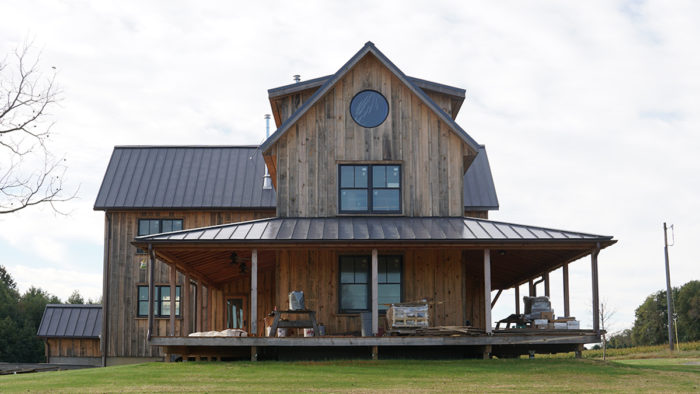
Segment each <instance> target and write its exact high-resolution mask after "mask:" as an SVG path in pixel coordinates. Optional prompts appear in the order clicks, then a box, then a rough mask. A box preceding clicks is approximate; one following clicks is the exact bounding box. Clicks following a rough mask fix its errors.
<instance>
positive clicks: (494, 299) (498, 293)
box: [491, 289, 503, 308]
mask: <svg viewBox="0 0 700 394" xmlns="http://www.w3.org/2000/svg"><path fill="white" fill-rule="evenodd" d="M502 292H503V289H498V292H497V293H496V296H495V297H493V301H491V308H493V307H494V305H496V301H498V297H500V296H501V293H502Z"/></svg>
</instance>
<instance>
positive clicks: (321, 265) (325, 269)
mask: <svg viewBox="0 0 700 394" xmlns="http://www.w3.org/2000/svg"><path fill="white" fill-rule="evenodd" d="M360 254H366V255H370V254H371V251H370V250H366V251H364V252H363V251H358V250H357V249H353V250H338V251H334V250H329V249H311V250H287V251H280V252H278V263H277V279H276V283H277V287H276V294H275V299H276V302H275V305H277V306H278V307H282V308H285V309H286V305H288V294H289V292H291V291H300V290H301V291H303V292H304V301H305V306H306V309H309V310H313V311H316V318H317V320H318V322H319V323H322V324H324V325H325V326H326V333H327V334H328V335H334V334H349V333H356V332H359V331H360V329H361V320H360V315H359V314H341V313H340V312H339V301H338V291H339V283H338V282H339V272H338V270H339V263H338V258H339V256H342V255H360ZM379 254H380V255H401V256H403V278H402V292H403V296H402V299H403V301H418V300H422V299H427V300H428V301H429V302H430V312H429V313H430V325H431V326H463V325H465V322H466V321H469V322H470V324H471V325H472V326H474V327H478V328H484V327H483V326H484V320H483V315H484V302H483V299H484V295H483V273H482V271H480V270H479V269H480V268H479V263H480V262H481V260H480V259H479V256H478V254H475V255H471V254H467V253H466V252H465V253H463V252H462V251H460V250H458V249H454V250H450V249H431V248H425V249H410V250H407V251H396V250H394V251H392V250H380V251H379ZM481 258H482V259H483V257H481ZM472 260H473V261H472ZM481 270H483V267H482V268H481ZM290 319H292V318H290ZM383 320H384V318H383V317H381V318H380V325H379V326H380V327H383V325H384V321H383Z"/></svg>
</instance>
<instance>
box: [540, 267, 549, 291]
mask: <svg viewBox="0 0 700 394" xmlns="http://www.w3.org/2000/svg"><path fill="white" fill-rule="evenodd" d="M542 277H543V278H544V295H545V296H547V297H549V272H545V273H544V275H542Z"/></svg>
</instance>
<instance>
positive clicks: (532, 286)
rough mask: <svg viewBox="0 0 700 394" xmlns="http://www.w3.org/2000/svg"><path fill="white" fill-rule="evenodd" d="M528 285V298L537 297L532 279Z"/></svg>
mask: <svg viewBox="0 0 700 394" xmlns="http://www.w3.org/2000/svg"><path fill="white" fill-rule="evenodd" d="M529 283H530V289H529V292H530V294H529V295H530V297H535V296H537V288H536V287H535V282H533V281H532V279H530V282H529Z"/></svg>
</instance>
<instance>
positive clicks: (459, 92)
mask: <svg viewBox="0 0 700 394" xmlns="http://www.w3.org/2000/svg"><path fill="white" fill-rule="evenodd" d="M331 77H332V75H326V76H323V77H318V78H314V79H309V80H306V81H302V82H296V83H291V84H289V85H284V86H280V87H276V88H272V89H268V90H267V94H268V97H270V98H274V97H279V96H284V95H287V94H292V93H296V92H300V91H302V90H306V89H311V88H316V87H319V86H322V85H323V84H324V83H326V81H328V80H329V79H330V78H331ZM406 78H407V79H408V80H409V81H411V82H413V84H414V85H416V86H418V87H419V88H421V89H423V90H431V91H434V92H439V93H444V94H449V95H452V96H457V97H460V98H465V97H466V93H467V91H466V90H465V89H462V88H458V87H455V86H450V85H445V84H442V83H437V82H433V81H428V80H426V79H420V78H415V77H409V76H406Z"/></svg>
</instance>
